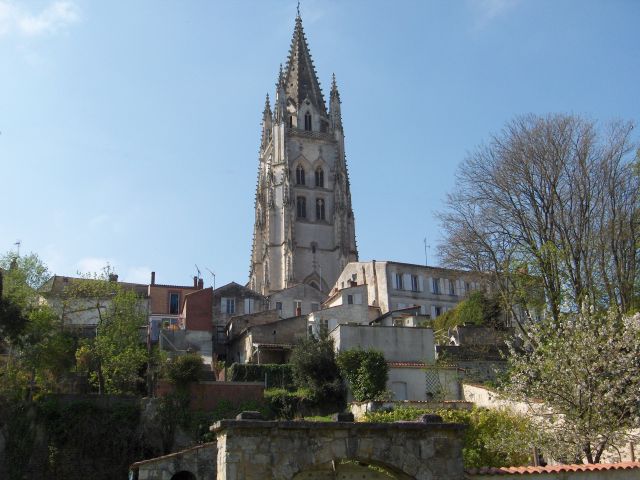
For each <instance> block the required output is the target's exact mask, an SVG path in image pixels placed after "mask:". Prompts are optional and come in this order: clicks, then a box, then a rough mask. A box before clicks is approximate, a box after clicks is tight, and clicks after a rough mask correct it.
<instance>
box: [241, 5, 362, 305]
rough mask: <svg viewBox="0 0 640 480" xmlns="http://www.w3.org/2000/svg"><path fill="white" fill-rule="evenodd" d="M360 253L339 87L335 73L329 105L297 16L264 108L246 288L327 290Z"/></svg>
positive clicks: (264, 291) (262, 291) (265, 290)
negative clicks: (301, 286) (273, 90)
mask: <svg viewBox="0 0 640 480" xmlns="http://www.w3.org/2000/svg"><path fill="white" fill-rule="evenodd" d="M357 258H358V251H357V247H356V239H355V226H354V216H353V210H352V208H351V193H350V188H349V175H348V171H347V165H346V160H345V151H344V133H343V128H342V116H341V111H340V94H339V92H338V87H337V84H336V81H335V77H334V78H333V82H332V86H331V93H330V98H329V108H328V109H327V105H326V104H325V100H324V97H323V94H322V90H321V89H320V83H319V81H318V78H317V76H316V72H315V69H314V66H313V61H312V60H311V54H310V53H309V47H308V45H307V40H306V38H305V35H304V31H303V28H302V19H301V18H300V15H298V16H297V17H296V21H295V29H294V32H293V39H292V41H291V49H290V51H289V57H288V60H287V64H286V68H285V69H282V68H281V69H280V74H279V76H278V81H277V88H276V95H275V105H274V108H273V111H272V109H271V103H270V100H269V96H268V95H267V100H266V103H265V108H264V112H263V119H262V139H261V143H260V154H259V168H258V182H257V189H256V200H255V224H254V234H253V244H252V251H251V265H250V274H249V283H248V287H249V288H251V289H252V290H255V291H257V292H259V293H261V294H262V295H265V296H266V295H269V294H270V293H272V292H274V291H281V290H284V289H286V288H288V287H291V286H293V285H296V284H300V283H303V284H307V285H310V286H312V287H314V288H315V289H317V290H319V291H321V292H323V293H325V294H326V293H328V292H329V290H330V288H331V287H332V286H333V284H334V282H335V280H336V279H337V278H338V276H339V274H340V272H341V271H342V269H343V268H344V267H345V266H346V265H347V263H349V262H352V261H355V260H357Z"/></svg>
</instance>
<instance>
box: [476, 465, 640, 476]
mask: <svg viewBox="0 0 640 480" xmlns="http://www.w3.org/2000/svg"><path fill="white" fill-rule="evenodd" d="M635 469H637V470H640V462H622V463H591V464H587V463H580V464H574V465H547V466H546V467H500V468H496V467H482V468H469V469H466V470H465V472H466V473H467V474H468V475H527V474H536V473H569V472H600V471H606V470H635Z"/></svg>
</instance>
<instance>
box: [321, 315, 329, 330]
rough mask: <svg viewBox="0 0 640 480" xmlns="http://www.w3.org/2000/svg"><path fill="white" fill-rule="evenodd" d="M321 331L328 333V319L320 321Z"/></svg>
mask: <svg viewBox="0 0 640 480" xmlns="http://www.w3.org/2000/svg"><path fill="white" fill-rule="evenodd" d="M320 330H322V331H324V332H326V331H327V330H329V320H328V319H326V318H321V319H320Z"/></svg>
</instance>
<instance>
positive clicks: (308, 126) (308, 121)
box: [304, 112, 311, 132]
mask: <svg viewBox="0 0 640 480" xmlns="http://www.w3.org/2000/svg"><path fill="white" fill-rule="evenodd" d="M304 129H305V130H306V131H307V132H310V131H311V114H310V113H309V112H307V113H305V114H304Z"/></svg>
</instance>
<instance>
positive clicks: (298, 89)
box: [284, 13, 327, 115]
mask: <svg viewBox="0 0 640 480" xmlns="http://www.w3.org/2000/svg"><path fill="white" fill-rule="evenodd" d="M284 80H285V82H286V83H285V89H286V93H287V98H289V99H292V100H293V101H294V102H295V103H296V108H300V106H301V105H302V102H303V101H304V100H305V99H308V100H309V101H310V102H311V103H312V104H313V106H314V107H315V108H316V109H317V111H318V112H320V113H321V114H324V115H326V114H327V107H326V105H325V103H324V97H323V96H322V90H321V89H320V83H319V82H318V77H317V75H316V70H315V67H314V66H313V60H312V59H311V54H310V53H309V46H308V45H307V39H306V37H305V35H304V30H303V28H302V18H301V17H300V14H299V13H298V16H297V17H296V27H295V29H294V31H293V39H292V40H291V48H290V49H289V59H288V60H287V69H286V72H285V75H284Z"/></svg>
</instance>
